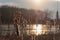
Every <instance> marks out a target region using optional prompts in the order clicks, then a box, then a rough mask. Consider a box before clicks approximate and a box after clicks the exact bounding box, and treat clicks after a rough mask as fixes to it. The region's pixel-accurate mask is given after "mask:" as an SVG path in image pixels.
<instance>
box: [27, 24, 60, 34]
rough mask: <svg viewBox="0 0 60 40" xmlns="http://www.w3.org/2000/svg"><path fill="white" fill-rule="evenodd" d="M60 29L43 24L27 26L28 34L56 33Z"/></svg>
mask: <svg viewBox="0 0 60 40" xmlns="http://www.w3.org/2000/svg"><path fill="white" fill-rule="evenodd" d="M58 30H59V27H57V28H56V27H55V26H50V25H42V24H33V25H27V26H26V33H27V34H28V35H43V34H49V33H56V32H57V31H58Z"/></svg>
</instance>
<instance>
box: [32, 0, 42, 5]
mask: <svg viewBox="0 0 60 40" xmlns="http://www.w3.org/2000/svg"><path fill="white" fill-rule="evenodd" d="M33 1H34V3H35V4H40V3H41V2H42V0H33Z"/></svg>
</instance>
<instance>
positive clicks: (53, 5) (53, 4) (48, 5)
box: [0, 0, 60, 17]
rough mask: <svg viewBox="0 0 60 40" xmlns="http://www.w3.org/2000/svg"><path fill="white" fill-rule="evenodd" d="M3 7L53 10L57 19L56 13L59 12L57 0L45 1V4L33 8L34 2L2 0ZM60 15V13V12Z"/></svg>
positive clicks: (29, 0) (59, 1) (0, 3)
mask: <svg viewBox="0 0 60 40" xmlns="http://www.w3.org/2000/svg"><path fill="white" fill-rule="evenodd" d="M1 5H9V6H16V7H19V8H28V9H39V10H41V9H42V10H47V9H48V10H51V11H53V12H54V13H53V16H54V17H55V12H56V10H57V0H45V2H44V4H43V3H40V5H38V6H37V5H35V6H36V7H35V6H33V5H34V4H33V2H32V0H0V6H1ZM58 10H59V11H60V0H58ZM59 15H60V12H59Z"/></svg>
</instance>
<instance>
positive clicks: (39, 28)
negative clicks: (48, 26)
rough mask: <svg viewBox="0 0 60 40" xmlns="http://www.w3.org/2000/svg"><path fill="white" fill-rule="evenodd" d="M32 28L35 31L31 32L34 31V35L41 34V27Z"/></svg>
mask: <svg viewBox="0 0 60 40" xmlns="http://www.w3.org/2000/svg"><path fill="white" fill-rule="evenodd" d="M33 28H34V29H35V30H33V31H34V33H35V34H36V35H39V34H41V33H42V25H34V27H33Z"/></svg>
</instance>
